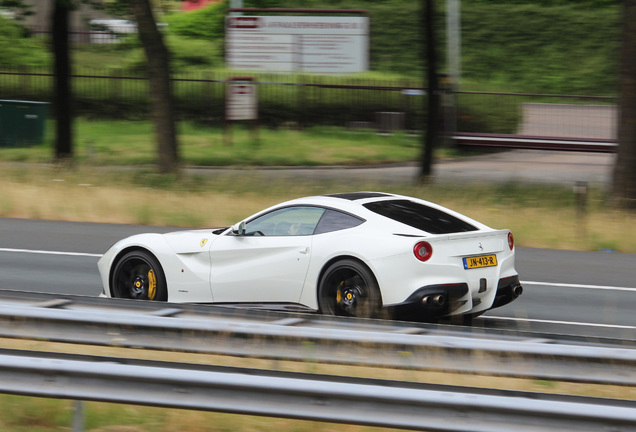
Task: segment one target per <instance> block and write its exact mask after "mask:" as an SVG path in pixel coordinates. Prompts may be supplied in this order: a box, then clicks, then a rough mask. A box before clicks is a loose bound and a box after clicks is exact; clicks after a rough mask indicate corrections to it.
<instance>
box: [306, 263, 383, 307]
mask: <svg viewBox="0 0 636 432" xmlns="http://www.w3.org/2000/svg"><path fill="white" fill-rule="evenodd" d="M318 305H319V307H320V311H321V312H322V313H323V314H325V315H336V316H353V317H360V318H370V317H374V316H377V315H378V312H379V308H380V289H379V287H378V283H377V282H376V280H375V277H374V276H373V273H372V272H371V270H369V269H368V268H367V267H366V266H365V265H364V264H362V263H360V262H358V261H355V260H351V259H343V260H340V261H337V262H335V263H333V264H331V265H330V266H329V267H328V268H327V270H326V271H325V273H324V275H323V277H322V278H321V279H320V283H319V288H318Z"/></svg>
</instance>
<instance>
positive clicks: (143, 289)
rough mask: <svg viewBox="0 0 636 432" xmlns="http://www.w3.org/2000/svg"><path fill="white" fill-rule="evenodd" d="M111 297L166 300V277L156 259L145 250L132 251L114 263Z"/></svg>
mask: <svg viewBox="0 0 636 432" xmlns="http://www.w3.org/2000/svg"><path fill="white" fill-rule="evenodd" d="M111 278H112V279H111V290H112V295H113V297H118V298H127V299H136V300H159V301H167V300H168V289H167V286H166V277H165V275H164V273H163V269H162V268H161V265H160V264H159V262H158V261H157V259H156V258H155V257H154V256H153V255H151V254H150V253H148V252H146V251H141V250H138V251H132V252H128V253H127V254H126V255H124V256H123V257H121V258H120V259H119V261H117V263H116V264H115V268H114V270H113V273H112V276H111Z"/></svg>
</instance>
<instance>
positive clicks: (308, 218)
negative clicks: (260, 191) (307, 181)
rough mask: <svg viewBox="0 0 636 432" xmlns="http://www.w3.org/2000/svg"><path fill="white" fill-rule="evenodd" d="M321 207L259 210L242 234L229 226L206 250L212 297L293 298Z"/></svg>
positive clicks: (217, 299) (302, 276)
mask: <svg viewBox="0 0 636 432" xmlns="http://www.w3.org/2000/svg"><path fill="white" fill-rule="evenodd" d="M324 211H325V210H324V209H323V208H319V207H310V206H291V207H285V208H282V209H277V210H274V211H272V212H269V213H267V214H264V215H261V216H259V217H257V218H255V219H253V220H251V221H248V222H247V223H246V225H245V232H244V233H242V234H241V235H238V234H236V233H232V232H228V233H226V234H225V235H223V236H221V238H219V239H218V240H216V241H215V242H214V245H213V247H212V248H211V250H210V263H211V271H210V284H211V287H212V295H213V297H214V301H215V302H221V303H242V302H247V303H263V302H277V303H283V302H292V303H295V302H298V300H299V298H300V295H301V292H302V287H303V284H304V281H305V276H306V274H307V269H308V267H309V262H310V259H311V242H312V236H313V233H314V230H315V228H316V225H317V224H318V221H319V220H320V217H321V216H322V214H323V213H324Z"/></svg>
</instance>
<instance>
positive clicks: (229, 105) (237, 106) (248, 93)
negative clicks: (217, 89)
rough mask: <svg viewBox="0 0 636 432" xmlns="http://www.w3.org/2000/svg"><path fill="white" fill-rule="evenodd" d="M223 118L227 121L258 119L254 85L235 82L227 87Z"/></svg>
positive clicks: (247, 82) (246, 82)
mask: <svg viewBox="0 0 636 432" xmlns="http://www.w3.org/2000/svg"><path fill="white" fill-rule="evenodd" d="M226 91H227V96H226V102H225V118H226V119H227V120H256V119H257V118H258V110H257V99H256V85H254V84H252V83H251V82H249V81H237V82H236V83H230V84H228V85H227V89H226Z"/></svg>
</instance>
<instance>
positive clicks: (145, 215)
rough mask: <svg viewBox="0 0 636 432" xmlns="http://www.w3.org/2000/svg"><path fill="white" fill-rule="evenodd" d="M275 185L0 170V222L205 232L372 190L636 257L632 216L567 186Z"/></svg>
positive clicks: (524, 232) (520, 236)
mask: <svg viewBox="0 0 636 432" xmlns="http://www.w3.org/2000/svg"><path fill="white" fill-rule="evenodd" d="M274 177H275V176H263V175H258V174H256V173H255V172H254V171H250V170H249V169H246V170H240V171H238V172H237V171H227V172H225V171H222V170H221V172H220V173H218V171H217V174H216V175H215V176H214V177H208V176H183V177H182V178H178V179H177V178H174V177H171V176H160V175H158V174H155V173H154V172H153V171H151V170H150V169H143V168H130V169H116V168H109V169H102V168H95V167H88V166H80V167H76V168H72V169H68V168H55V167H53V166H49V165H42V166H34V165H32V164H25V165H16V164H4V166H3V168H2V170H1V173H0V187H2V193H1V194H0V217H13V218H27V219H51V220H68V221H82V222H103V223H121V224H141V225H162V226H175V227H200V228H205V227H219V226H227V225H231V224H233V223H236V222H238V221H240V220H241V219H243V218H246V217H247V216H249V215H251V214H253V213H255V212H256V211H258V210H261V209H263V208H265V207H268V206H270V205H273V204H276V203H278V202H281V201H284V200H287V199H292V198H297V197H299V196H306V195H316V194H324V193H335V192H347V191H353V190H380V191H385V192H393V193H400V194H405V195H411V196H415V197H419V198H423V199H426V200H429V201H433V202H436V203H438V204H441V205H444V206H446V207H449V208H452V209H454V210H457V211H459V212H460V213H463V214H466V215H468V216H470V217H472V218H474V219H477V220H479V221H481V222H483V223H485V224H487V225H489V226H491V227H493V228H509V229H511V230H512V231H513V233H514V234H515V239H516V241H517V245H519V246H528V247H543V248H554V249H575V250H607V249H611V250H615V251H619V252H630V253H636V230H634V227H633V214H632V213H629V212H622V211H618V210H613V209H611V208H608V207H607V206H606V203H605V202H606V199H605V196H604V192H603V191H601V190H594V189H592V190H591V191H590V193H589V199H588V204H587V207H586V211H585V213H581V212H579V211H577V207H576V203H575V197H574V194H573V192H572V190H571V189H570V188H566V187H556V186H538V185H533V186H528V185H521V184H502V185H487V186H467V185H462V186H456V185H454V186H453V185H422V186H409V185H387V184H381V183H373V182H360V183H356V182H355V181H353V182H348V183H342V182H337V181H330V180H328V179H326V180H324V181H309V180H306V181H304V180H302V179H296V178H289V177H286V176H281V178H280V179H275V178H274Z"/></svg>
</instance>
